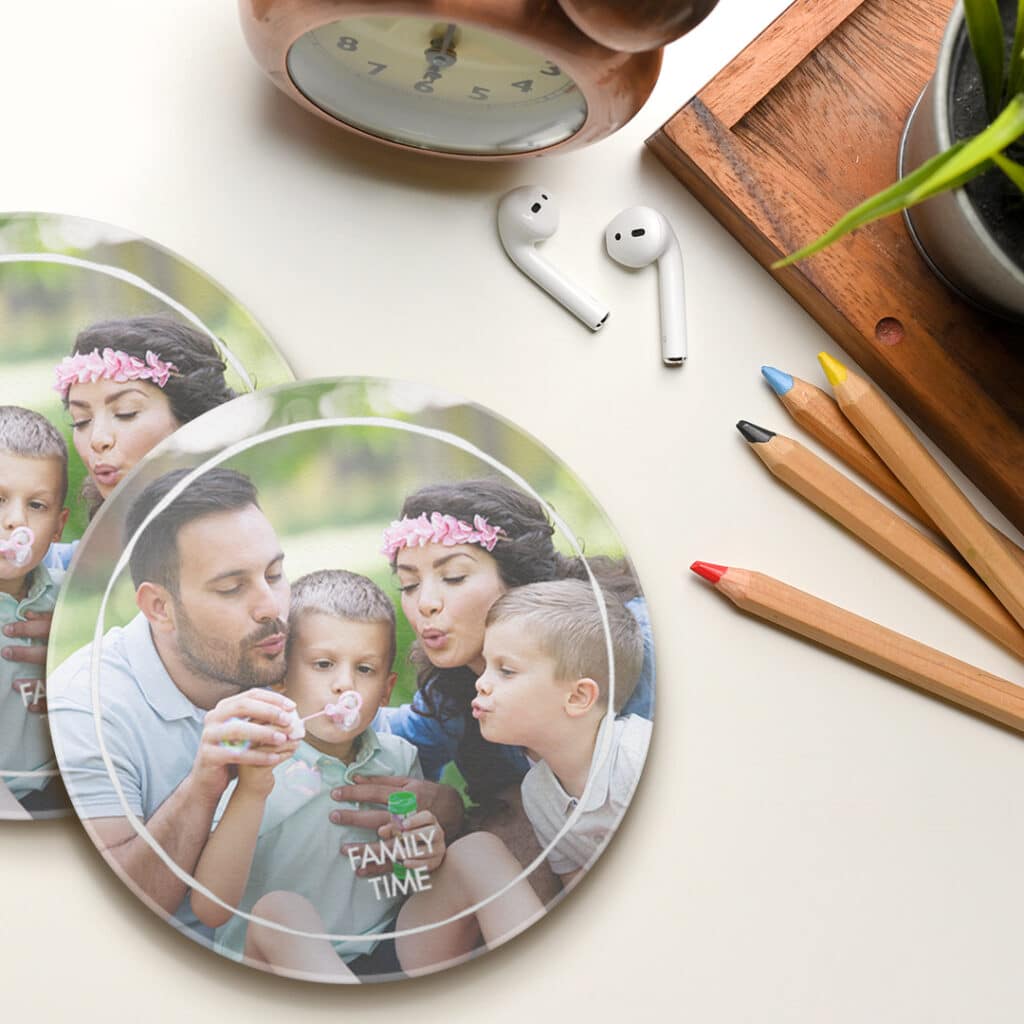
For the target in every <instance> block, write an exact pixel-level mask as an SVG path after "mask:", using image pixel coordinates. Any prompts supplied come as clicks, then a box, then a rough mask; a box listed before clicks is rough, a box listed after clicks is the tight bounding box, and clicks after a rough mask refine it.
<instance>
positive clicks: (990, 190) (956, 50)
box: [773, 0, 1024, 320]
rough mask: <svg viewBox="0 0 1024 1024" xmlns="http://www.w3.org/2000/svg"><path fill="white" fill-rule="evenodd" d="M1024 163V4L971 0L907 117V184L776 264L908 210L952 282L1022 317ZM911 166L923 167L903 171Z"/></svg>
mask: <svg viewBox="0 0 1024 1024" xmlns="http://www.w3.org/2000/svg"><path fill="white" fill-rule="evenodd" d="M1022 161H1024V0H963V5H962V6H961V5H960V4H958V5H957V6H956V7H955V8H954V9H953V13H952V16H951V17H950V20H949V24H948V26H947V28H946V31H945V34H944V35H943V38H942V44H941V46H940V48H939V56H938V61H937V64H936V71H935V75H934V77H933V78H932V79H931V81H930V82H929V83H928V85H927V86H925V89H924V91H923V92H922V93H921V96H920V97H919V98H918V101H917V103H916V105H915V106H914V109H913V110H912V111H911V113H910V117H909V118H908V120H907V124H906V127H905V129H904V133H903V139H902V141H901V145H900V162H899V174H900V175H901V177H900V180H899V181H897V182H896V184H895V185H892V186H890V187H889V188H887V189H884V190H883V191H882V192H879V193H878V194H877V195H874V196H872V197H871V198H870V199H867V200H866V201H865V202H863V203H861V204H860V205H859V206H857V207H855V208H854V209H852V210H850V212H849V213H847V214H846V215H845V216H843V217H841V218H840V219H839V220H838V221H837V222H836V223H835V224H834V225H833V226H832V227H831V228H829V230H828V231H826V232H825V233H824V234H823V235H822V236H821V237H820V238H818V239H816V240H815V241H813V242H811V243H810V244H809V245H807V246H805V247H804V248H802V249H800V250H798V251H797V252H794V253H793V254H792V255H790V256H787V257H786V258H785V259H783V260H779V261H778V262H776V263H775V264H773V266H774V267H782V266H786V265H788V264H790V263H793V262H795V261H797V260H801V259H804V258H805V257H807V256H810V255H812V254H813V253H815V252H818V251H819V250H821V249H824V248H825V247H826V246H828V245H831V244H832V243H833V242H834V241H836V240H837V239H839V238H841V237H842V236H843V235H845V234H847V233H848V232H850V231H853V230H855V229H856V228H859V227H861V226H863V225H865V224H869V223H870V222H871V221H873V220H877V219H879V218H880V217H885V216H888V215H889V214H892V213H896V212H898V211H900V210H902V211H904V218H905V219H906V221H907V226H908V228H909V230H910V234H911V237H912V238H913V240H914V242H915V244H916V245H917V247H918V249H919V250H920V251H921V253H922V255H923V256H924V258H925V259H926V260H927V262H928V263H929V265H930V266H931V268H932V270H933V271H935V272H936V273H937V274H938V276H939V277H940V278H941V279H942V280H944V281H945V282H946V284H948V285H949V286H950V287H952V288H953V289H954V290H955V291H958V292H959V293H960V294H961V295H963V296H964V297H965V298H967V299H969V300H970V301H972V302H974V303H975V304H977V305H980V306H983V307H984V308H986V309H988V310H990V311H992V312H995V313H998V314H1000V315H1002V316H1007V317H1010V318H1011V319H1019V320H1024V162H1022ZM905 167H914V168H916V169H915V170H912V171H910V172H909V173H904V168H905ZM926 199H927V200H929V201H928V202H927V203H925V202H924V201H925V200H926ZM922 203H923V204H924V205H918V204H922Z"/></svg>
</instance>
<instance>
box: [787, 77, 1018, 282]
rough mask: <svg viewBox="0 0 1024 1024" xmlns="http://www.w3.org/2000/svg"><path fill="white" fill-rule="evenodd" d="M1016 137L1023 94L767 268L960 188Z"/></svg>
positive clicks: (788, 262) (984, 168) (788, 261)
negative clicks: (982, 127)
mask: <svg viewBox="0 0 1024 1024" xmlns="http://www.w3.org/2000/svg"><path fill="white" fill-rule="evenodd" d="M1021 135H1024V94H1021V95H1017V96H1014V98H1013V99H1012V100H1010V102H1009V103H1008V104H1007V105H1006V109H1005V110H1004V111H1003V112H1002V113H1001V114H1000V115H999V116H998V117H997V118H996V119H995V121H993V122H992V124H990V125H989V126H988V127H987V128H986V129H985V130H984V131H983V132H980V133H979V134H977V135H975V136H974V138H973V139H970V140H967V141H964V142H957V143H955V144H954V145H952V146H950V147H949V149H947V150H946V151H945V152H944V153H939V154H938V156H933V157H932V158H931V159H930V160H926V161H925V162H924V163H923V164H922V165H921V166H920V167H918V168H917V170H915V171H912V172H911V173H910V174H908V175H907V176H906V177H905V178H901V179H900V180H899V181H897V182H896V183H895V184H894V185H890V186H889V187H888V188H887V189H884V190H883V191H881V192H879V193H877V194H876V195H873V196H871V197H870V198H869V199H866V200H865V201H864V202H863V203H861V204H860V205H859V206H856V207H854V208H853V209H852V210H850V212H849V213H847V214H845V215H844V216H843V217H840V219H839V220H837V221H836V223H835V224H833V225H832V227H831V228H829V229H828V231H826V232H825V233H824V234H823V235H821V236H820V237H819V238H816V239H815V240H814V241H813V242H811V243H810V244H809V245H805V246H804V247H803V248H802V249H798V250H797V251H796V252H794V253H792V254H791V255H789V256H786V257H785V258H783V259H781V260H777V261H776V262H775V263H773V264H772V269H773V270H777V269H779V268H780V267H786V266H789V265H790V264H791V263H796V262H797V261H798V260H802V259H805V258H806V257H807V256H812V255H813V254H814V253H816V252H819V251H821V250H822V249H824V248H825V247H826V246H828V245H831V244H832V243H833V242H835V241H837V240H838V239H840V238H842V237H843V235H847V234H849V233H850V232H851V231H855V230H856V229H857V228H859V227H863V226H864V225H865V224H870V223H871V222H872V221H876V220H879V219H881V218H882V217H887V216H888V215H889V214H891V213H896V212H897V211H899V210H905V209H907V207H910V206H914V205H916V204H917V203H920V202H923V201H924V200H925V199H929V198H931V197H932V196H934V195H937V194H938V193H939V192H945V191H947V190H949V189H954V188H959V187H960V186H961V185H963V184H965V183H966V182H968V181H970V180H971V178H974V177H976V176H977V175H979V174H981V173H982V172H983V171H986V170H988V169H989V168H990V167H991V166H992V161H993V157H994V155H995V154H997V153H1001V152H1002V150H1004V149H1005V148H1006V147H1007V146H1008V145H1009V144H1010V143H1011V142H1013V141H1014V140H1016V139H1017V138H1019V137H1020V136H1021Z"/></svg>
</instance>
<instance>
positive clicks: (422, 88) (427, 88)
mask: <svg viewBox="0 0 1024 1024" xmlns="http://www.w3.org/2000/svg"><path fill="white" fill-rule="evenodd" d="M413 88H414V89H415V90H416V91H417V92H433V91H434V87H433V86H432V85H431V84H430V83H429V82H417V83H416V84H415V85H414V86H413Z"/></svg>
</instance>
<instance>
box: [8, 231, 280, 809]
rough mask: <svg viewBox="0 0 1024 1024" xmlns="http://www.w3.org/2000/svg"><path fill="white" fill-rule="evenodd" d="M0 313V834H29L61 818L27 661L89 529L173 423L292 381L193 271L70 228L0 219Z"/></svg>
mask: <svg viewBox="0 0 1024 1024" xmlns="http://www.w3.org/2000/svg"><path fill="white" fill-rule="evenodd" d="M0 313H2V316H0V628H2V630H3V636H2V637H0V655H2V657H0V821H4V820H18V821H30V820H33V819H41V818H55V817H63V816H66V815H69V814H70V813H71V809H70V806H69V804H68V802H67V797H66V795H65V793H64V790H63V787H62V786H61V783H60V779H59V778H58V777H57V768H56V764H55V762H54V758H53V750H52V748H51V746H50V736H49V729H48V724H47V694H46V680H45V678H44V671H43V668H44V665H43V662H44V661H45V657H46V646H45V645H46V642H47V634H48V632H49V629H50V625H49V618H50V613H51V612H52V610H53V608H54V603H55V601H56V597H57V593H58V591H59V589H60V586H61V581H62V579H63V577H64V574H65V572H66V570H67V568H68V565H69V564H70V562H71V559H72V557H73V555H74V553H75V549H76V548H77V546H78V542H79V540H80V538H81V537H82V535H83V533H84V532H85V530H86V528H87V526H88V524H89V522H90V520H91V519H92V517H93V516H94V515H95V514H96V513H97V511H98V510H99V508H100V507H101V506H102V505H103V503H104V502H105V501H106V499H107V497H108V496H109V495H110V494H111V493H112V492H113V490H114V489H115V488H116V487H117V486H118V484H119V483H120V482H121V481H122V480H123V479H124V478H125V476H127V474H128V473H129V472H130V471H131V469H132V467H133V466H134V465H135V463H136V462H138V460H139V459H140V458H141V457H142V456H143V455H144V454H145V453H146V452H147V451H149V449H150V448H152V447H153V446H154V445H155V444H156V443H157V442H159V441H160V440H162V439H163V438H164V437H166V436H167V435H168V434H170V433H171V432H173V431H174V430H175V429H177V427H179V426H180V425H181V424H182V423H186V422H188V421H190V420H192V419H194V418H195V417H197V416H199V415H201V414H202V413H204V412H205V411H206V410H208V409H212V408H214V407H215V406H218V405H221V404H222V403H224V402H227V401H229V400H230V399H232V398H233V397H234V396H235V395H236V394H245V393H248V392H251V391H254V390H255V389H256V388H257V387H268V386H272V385H275V384H280V383H282V382H284V381H289V380H293V379H294V376H293V374H292V373H291V371H290V370H289V368H288V366H287V364H286V363H285V361H284V360H283V359H282V357H281V355H280V353H279V352H278V351H277V349H276V348H275V347H274V345H273V343H272V342H271V341H270V339H269V338H268V337H267V335H266V333H265V332H264V331H263V329H262V328H261V327H260V325H259V324H258V323H257V322H256V321H255V319H254V318H253V317H252V315H251V314H250V313H249V312H248V311H247V310H246V309H245V308H244V307H243V306H242V305H241V304H240V303H239V302H238V300H237V299H235V298H234V297H233V296H232V295H230V294H228V293H227V292H226V291H225V290H224V289H223V288H222V287H221V286H220V285H218V284H217V283H216V282H215V281H213V280H212V279H211V278H210V277H208V276H207V275H206V274H204V273H203V272H202V271H201V270H199V269H197V268H196V267H195V266H193V265H192V264H191V263H188V262H187V261H186V260H184V259H182V258H181V257H180V256H177V255H175V254H174V253H172V252H170V251H169V250H167V249H165V248H163V247H162V246H160V245H157V244H156V243H155V242H152V241H150V240H149V239H146V238H140V237H139V236H137V235H135V234H133V233H131V232H129V231H125V230H124V229H122V228H118V227H114V226H112V225H110V224H104V223H101V222H99V221H93V220H87V219H86V218H83V217H72V216H65V215H61V214H52V213H29V212H25V213H9V214H0Z"/></svg>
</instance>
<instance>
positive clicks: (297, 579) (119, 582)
mask: <svg viewBox="0 0 1024 1024" xmlns="http://www.w3.org/2000/svg"><path fill="white" fill-rule="evenodd" d="M48 673H49V683H48V687H49V709H50V721H51V729H52V733H53V740H54V747H55V750H56V753H57V759H58V763H59V766H60V771H61V775H62V777H63V780H64V783H65V785H66V786H67V790H68V793H69V794H70V797H71V800H72V803H73V805H74V807H75V810H76V812H77V813H78V815H79V817H80V818H81V819H82V820H83V823H84V824H85V825H86V828H87V830H88V832H89V834H90V836H91V838H92V839H93V841H94V842H95V843H96V845H97V846H98V847H99V849H100V851H101V852H102V853H103V854H104V856H105V857H106V859H107V860H108V861H109V862H110V863H111V864H112V866H114V867H115V869H116V870H117V871H118V873H119V875H120V876H121V877H122V878H123V879H124V880H125V881H126V882H127V884H128V885H129V887H130V888H131V889H132V890H133V891H134V892H135V893H136V895H138V896H139V897H140V898H142V899H143V900H144V901H145V902H146V903H147V904H148V905H149V906H150V907H151V908H153V909H154V910H156V911H157V913H158V914H160V916H162V917H163V918H164V919H165V920H166V921H167V922H168V923H170V924H173V925H174V926H175V927H177V928H178V929H179V930H180V931H181V932H182V933H183V934H184V935H186V936H188V937H189V938H191V939H193V940H195V941H197V942H199V943H201V944H203V945H204V946H206V947H208V948H210V949H212V950H214V951H215V952H217V953H219V954H221V955H223V956H225V957H228V958H231V959H234V960H238V961H242V962H244V963H246V964H248V965H249V966H252V967H256V968H259V969H261V970H265V971H268V972H271V973H275V974H279V975H285V976H288V977H293V978H300V979H304V980H311V981H318V982H332V983H359V982H367V981H387V980H398V979H402V978H407V977H412V976H416V975H420V974H426V973H431V972H434V971H438V970H442V969H445V968H447V967H450V966H454V965H456V964H459V963H462V962H464V961H466V960H468V959H470V958H473V957H475V956H477V955H479V954H480V953H482V952H486V951H487V950H489V949H493V948H495V947H497V946H499V945H501V944H502V943H504V942H505V941H507V940H508V939H509V938H511V937H513V936H514V935H516V934H518V933H519V932H521V931H522V930H523V929H525V928H526V927H528V926H529V925H530V924H531V923H533V922H534V921H535V920H537V919H538V918H540V917H542V916H543V915H544V914H545V913H546V912H547V910H548V908H549V907H551V906H553V905H554V904H555V903H556V902H558V901H559V900H560V899H561V898H562V896H563V894H564V893H565V892H566V891H567V890H569V889H572V888H574V887H575V886H576V885H577V884H578V883H579V881H580V879H581V877H582V876H583V875H585V873H586V872H587V871H588V870H589V868H590V867H591V866H592V865H593V863H594V862H595V860H596V859H597V858H598V857H599V856H600V854H601V853H602V851H603V850H604V849H605V847H606V845H607V843H608V841H609V840H610V839H611V837H612V836H613V835H614V834H615V831H616V829H617V828H618V827H619V825H620V822H621V820H622V817H623V815H624V814H625V812H626V810H627V808H628V806H629V803H630V801H631V799H632V796H633V793H634V791H635V789H636V786H637V784H638V781H639V778H640V774H641V772H642V769H643V766H644V762H645V758H646V755H647V749H648V744H649V740H650V736H651V729H652V717H653V708H654V685H655V663H654V645H653V640H652V636H651V630H650V621H649V616H648V611H647V606H646V602H645V599H644V597H643V593H642V590H641V587H640V584H639V581H638V579H637V577H636V574H635V572H634V571H633V568H632V566H631V564H630V563H629V561H628V559H627V557H626V551H625V549H624V547H623V544H622V541H621V540H620V538H619V537H618V535H617V533H616V532H615V530H614V528H613V527H612V525H611V524H610V523H609V522H608V520H607V517H606V516H605V514H604V513H603V511H602V510H601V508H600V507H599V506H598V505H597V503H596V502H595V501H594V499H593V498H592V497H591V495H590V494H589V492H588V491H587V490H586V489H585V488H584V487H583V486H582V484H581V483H580V482H579V480H578V479H577V478H576V477H575V476H574V475H573V474H572V473H571V471H570V470H568V469H567V467H566V466H564V464H562V463H561V462H560V461H559V460H558V459H557V458H556V457H555V456H554V455H552V453H551V452H550V451H548V450H547V449H546V448H544V447H543V446H542V445H541V444H539V443H538V442H537V441H536V440H534V439H533V438H532V437H530V436H528V435H526V434H525V433H523V432H522V431H521V430H519V429H518V428H516V427H515V426H513V425H511V424H510V423H508V422H507V421H505V420H503V419H501V418H500V417H498V416H496V415H494V414H493V413H491V412H489V411H488V410H486V409H483V408H481V407H480V406H477V405H474V404H472V403H469V402H466V401H464V400H462V399H459V398H456V397H453V396H451V395H447V394H443V393H439V392H436V391H432V390H428V389H425V388H422V387H419V386H415V385H412V384H407V383H401V382H396V381H389V380H383V379H376V378H340V379H332V380H316V381H310V382H303V383H297V384H288V385H283V386H280V387H277V388H273V389H269V390H266V391H261V392H259V393H257V394H253V395H248V396H244V397H242V398H239V399H237V400H236V401H235V402H233V403H232V404H231V406H230V407H224V408H221V409H214V410H212V411H210V412H208V413H207V414H206V415H204V416H203V417H201V418H199V419H197V420H195V421H194V422H192V423H189V424H186V425H185V426H184V427H182V428H181V429H180V430H178V431H177V432H176V433H175V434H174V435H173V436H171V437H169V438H167V439H166V440H164V441H163V442H162V443H161V444H160V445H159V446H158V447H157V448H155V449H154V450H153V451H152V452H150V453H149V454H148V455H147V456H146V457H145V458H144V459H143V460H142V461H141V462H140V464H139V465H138V467H137V468H136V471H135V473H134V474H133V475H132V477H131V478H130V479H129V480H128V481H127V482H126V484H125V485H124V486H123V487H122V488H120V489H119V490H118V491H117V493H116V494H115V495H113V497H112V498H111V500H110V501H109V502H107V503H106V504H105V505H104V507H103V509H102V510H101V511H100V513H99V514H98V515H97V517H96V519H95V521H94V523H93V526H92V528H91V530H90V533H89V537H88V539H87V542H86V544H84V545H83V547H82V549H81V551H80V552H79V554H78V556H77V558H76V560H75V563H74V566H73V567H72V570H71V572H70V574H69V576H68V579H67V581H66V584H65V587H64V589H63V591H62V594H61V597H60V599H59V603H58V608H57V614H56V616H55V626H54V630H53V634H52V635H51V639H50V648H49V660H48Z"/></svg>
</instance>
